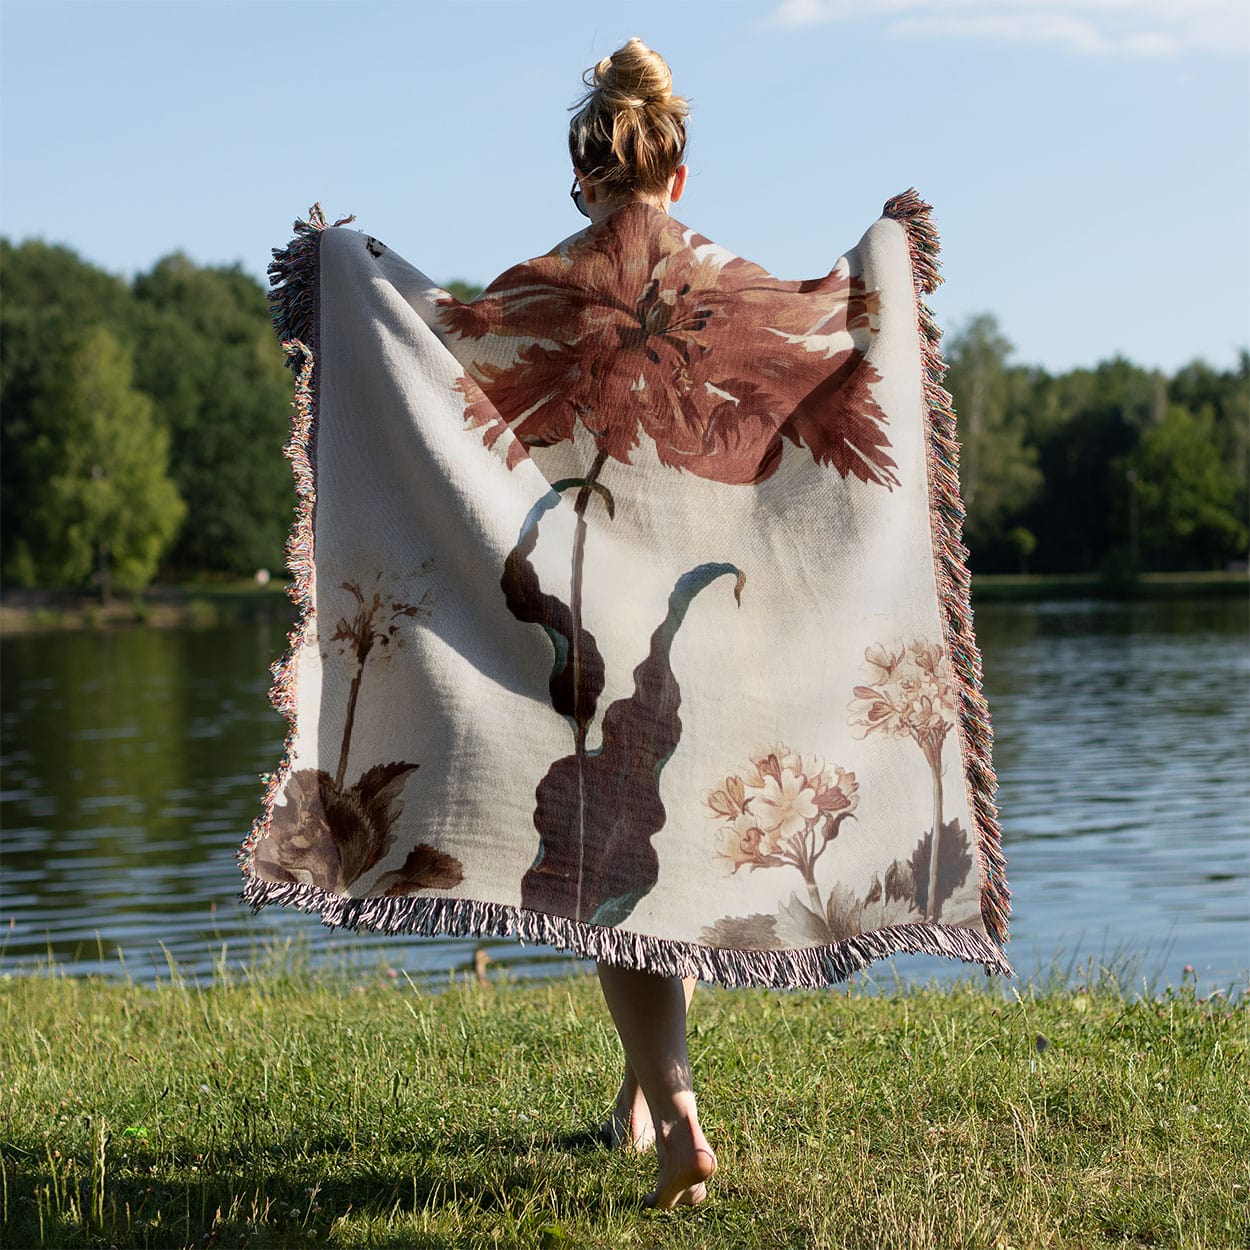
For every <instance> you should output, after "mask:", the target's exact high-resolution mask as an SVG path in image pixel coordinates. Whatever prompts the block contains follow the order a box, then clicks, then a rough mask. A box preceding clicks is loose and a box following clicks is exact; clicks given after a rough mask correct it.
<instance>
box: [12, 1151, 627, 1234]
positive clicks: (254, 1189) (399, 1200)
mask: <svg viewBox="0 0 1250 1250" xmlns="http://www.w3.org/2000/svg"><path fill="white" fill-rule="evenodd" d="M397 1136H398V1135H397ZM298 1151H299V1153H300V1154H301V1155H303V1156H305V1158H303V1159H300V1160H298V1161H296V1160H292V1159H291V1155H292V1153H293V1152H292V1147H291V1146H290V1145H289V1144H278V1143H272V1144H266V1145H259V1144H258V1145H257V1146H256V1147H253V1148H251V1149H241V1150H230V1149H227V1150H224V1151H215V1152H213V1153H212V1154H211V1155H209V1156H207V1157H206V1158H205V1159H204V1160H203V1162H202V1163H201V1164H198V1165H196V1166H197V1167H198V1168H199V1169H200V1170H198V1171H196V1172H195V1173H194V1174H193V1175H191V1176H188V1175H187V1167H188V1165H185V1164H181V1163H171V1161H170V1160H169V1158H168V1157H167V1156H166V1157H160V1156H156V1155H146V1154H145V1155H140V1156H138V1157H137V1158H135V1160H134V1161H133V1162H132V1163H129V1164H127V1165H125V1166H119V1165H117V1164H113V1165H112V1166H111V1167H110V1169H109V1171H108V1174H107V1176H106V1177H104V1178H103V1183H101V1178H100V1177H99V1175H97V1176H95V1177H93V1176H92V1175H91V1174H90V1173H89V1172H87V1171H86V1169H81V1168H80V1169H78V1174H77V1175H75V1174H74V1173H75V1169H73V1168H72V1167H67V1168H62V1167H61V1165H60V1164H59V1163H57V1162H56V1161H55V1160H47V1159H44V1160H39V1159H35V1158H33V1157H32V1156H31V1155H29V1154H27V1153H26V1152H20V1151H14V1150H12V1149H10V1148H4V1147H0V1160H3V1164H4V1171H5V1174H6V1178H7V1183H8V1195H7V1196H8V1215H9V1219H8V1220H7V1221H6V1228H5V1237H4V1244H6V1245H13V1246H19V1245H20V1246H28V1245H29V1246H49V1247H57V1246H81V1245H87V1244H100V1243H101V1242H102V1241H103V1242H104V1243H106V1244H109V1245H115V1246H118V1247H124V1246H142V1245H154V1244H160V1245H170V1246H173V1245H185V1246H191V1245H195V1246H202V1247H213V1246H216V1247H223V1248H224V1247H240V1248H243V1247H271V1246H288V1245H292V1246H293V1245H307V1244H308V1243H309V1241H314V1242H318V1243H319V1242H324V1241H326V1240H327V1239H329V1238H330V1236H331V1234H332V1232H333V1230H334V1226H335V1225H336V1223H338V1222H339V1221H341V1220H350V1221H352V1222H358V1223H362V1224H365V1225H370V1226H371V1227H369V1231H368V1244H369V1245H371V1246H451V1245H460V1244H463V1242H462V1241H461V1240H459V1239H457V1238H455V1237H453V1238H448V1237H446V1236H444V1235H442V1234H434V1233H430V1234H424V1233H420V1232H418V1231H417V1230H416V1229H414V1227H413V1224H414V1223H419V1222H420V1219H421V1217H422V1216H423V1215H425V1216H428V1217H430V1218H431V1219H432V1220H434V1219H438V1218H439V1217H441V1216H445V1215H446V1214H447V1213H448V1212H449V1211H454V1212H455V1213H456V1215H457V1217H458V1219H462V1220H473V1219H474V1217H475V1216H481V1215H485V1216H487V1217H490V1216H492V1215H494V1216H496V1217H502V1219H501V1220H500V1223H501V1224H502V1225H504V1226H505V1227H506V1226H509V1225H511V1226H514V1227H515V1228H516V1230H517V1233H518V1234H519V1233H520V1232H521V1230H522V1229H524V1228H529V1229H530V1231H531V1232H533V1233H534V1234H537V1233H538V1231H539V1225H540V1224H541V1220H542V1219H543V1218H549V1217H550V1216H551V1215H552V1214H553V1213H552V1212H550V1211H546V1212H544V1211H542V1210H540V1209H538V1208H536V1206H535V1202H534V1197H535V1194H537V1193H542V1192H544V1191H548V1190H550V1188H551V1187H552V1185H553V1182H554V1181H556V1180H558V1179H562V1180H564V1181H567V1182H570V1184H569V1189H570V1190H571V1189H572V1188H574V1186H575V1188H576V1204H577V1208H578V1210H579V1211H580V1213H581V1214H582V1216H583V1217H584V1218H587V1219H590V1220H591V1221H597V1220H602V1219H604V1218H607V1217H608V1216H609V1215H612V1214H616V1215H618V1216H619V1214H620V1213H621V1212H622V1210H626V1209H628V1208H630V1207H631V1206H633V1205H638V1206H639V1207H640V1206H641V1201H640V1196H641V1189H639V1190H638V1197H637V1198H636V1199H635V1198H633V1196H632V1191H631V1197H630V1198H626V1197H625V1195H623V1194H617V1193H614V1192H611V1191H610V1189H608V1188H606V1187H605V1185H604V1169H603V1168H598V1167H597V1168H594V1169H587V1168H585V1167H584V1162H585V1160H584V1159H577V1158H575V1157H574V1156H578V1155H585V1154H587V1153H597V1154H601V1155H604V1156H611V1155H612V1153H613V1152H610V1151H609V1150H608V1149H607V1147H605V1146H604V1145H603V1143H602V1142H601V1141H600V1140H599V1139H598V1137H597V1134H595V1133H593V1132H591V1131H585V1132H572V1131H570V1132H561V1133H555V1134H546V1135H543V1134H533V1135H522V1134H512V1133H508V1132H497V1131H490V1130H461V1131H457V1130H452V1131H447V1132H441V1131H440V1133H439V1134H438V1135H437V1137H436V1138H433V1137H428V1136H426V1137H423V1138H421V1139H418V1140H416V1141H413V1140H409V1141H407V1142H404V1141H401V1140H390V1141H386V1142H382V1143H377V1144H374V1143H370V1144H368V1145H364V1146H361V1147H358V1148H356V1149H354V1150H353V1149H352V1147H351V1144H350V1143H348V1142H346V1141H344V1140H343V1139H342V1138H337V1137H336V1138H329V1137H323V1138H319V1139H317V1138H314V1139H304V1140H301V1141H300V1143H299V1146H298ZM308 1156H311V1158H308ZM605 1161H606V1160H605ZM587 1182H589V1183H587ZM479 1225H480V1221H479ZM154 1238H156V1240H153V1239H154ZM504 1244H508V1243H507V1242H505V1243H504ZM535 1244H537V1242H535Z"/></svg>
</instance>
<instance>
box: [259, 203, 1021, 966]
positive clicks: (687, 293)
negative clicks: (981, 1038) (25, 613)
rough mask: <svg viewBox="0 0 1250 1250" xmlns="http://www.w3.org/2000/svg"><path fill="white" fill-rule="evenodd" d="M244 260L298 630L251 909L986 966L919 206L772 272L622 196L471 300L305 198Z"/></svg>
mask: <svg viewBox="0 0 1250 1250" xmlns="http://www.w3.org/2000/svg"><path fill="white" fill-rule="evenodd" d="M347 220H351V219H347ZM344 224H345V222H336V223H335V225H336V226H338V227H342V226H343V225H344ZM274 256H275V260H274V263H273V265H272V266H271V276H272V278H273V282H274V293H273V296H272V303H273V308H274V313H275V323H276V325H277V328H278V332H279V334H280V336H281V338H282V339H283V341H284V345H285V347H286V350H287V352H288V354H289V356H290V358H291V362H292V364H293V366H294V367H295V368H296V370H297V386H296V402H295V419H294V429H293V435H292V439H291V442H290V445H289V447H288V454H289V456H290V457H291V459H292V461H293V463H294V468H295V477H296V485H297V491H298V497H299V507H298V510H297V520H296V524H295V527H294V531H293V533H292V536H291V541H290V544H289V550H288V556H289V563H290V567H291V570H292V574H293V579H294V580H293V594H294V596H295V598H296V601H297V603H298V605H299V608H300V615H299V621H298V623H297V625H296V627H295V630H294V632H293V634H292V637H291V647H290V651H289V653H288V655H287V656H286V658H285V659H284V660H283V661H281V662H280V664H279V665H277V666H275V683H274V692H273V696H274V701H275V703H276V705H277V706H278V708H279V709H280V710H282V711H283V712H284V713H285V714H286V715H287V716H288V717H289V718H290V731H289V735H288V739H287V746H286V754H285V758H284V759H283V760H282V762H281V764H280V766H279V767H278V769H277V770H276V772H274V773H273V774H272V775H271V776H270V777H269V779H268V786H267V791H266V794H265V798H264V802H263V808H262V811H261V814H260V816H259V818H258V819H257V821H256V823H255V825H254V827H253V829H252V831H251V834H250V836H249V837H248V839H247V841H246V843H245V844H244V848H243V851H242V853H241V863H242V867H243V870H244V874H245V885H244V898H245V899H246V900H247V901H248V902H250V903H251V904H252V905H253V906H254V907H260V906H263V905H265V904H268V903H285V904H293V905H295V906H297V907H301V908H304V909H308V910H312V911H316V912H318V913H320V915H321V918H322V919H323V920H324V922H325V923H327V924H329V925H345V926H349V927H356V926H366V927H369V928H373V929H378V930H383V931H387V932H411V933H423V934H439V933H450V934H480V935H513V936H516V937H519V938H521V939H523V940H529V941H536V942H541V943H545V944H549V945H554V946H556V947H558V948H560V949H562V950H567V951H572V952H575V953H577V954H580V955H584V956H588V957H593V958H595V959H604V960H607V961H610V962H614V963H617V964H621V965H624V966H629V967H636V968H643V969H647V970H650V971H653V972H657V973H663V974H666V975H673V974H682V975H693V976H698V977H701V978H703V979H705V980H715V981H720V982H722V983H724V984H728V985H741V984H768V985H777V986H793V985H806V986H812V985H822V984H827V983H830V982H833V981H836V980H839V979H841V978H844V977H846V976H847V975H849V974H850V973H851V972H853V971H854V970H855V969H857V968H860V967H863V966H864V965H865V964H866V963H868V962H869V961H870V960H873V959H876V958H879V957H881V956H884V955H889V954H891V953H894V952H915V951H921V952H929V953H932V954H935V955H943V956H950V957H955V958H959V959H963V960H968V961H975V962H979V963H982V964H984V966H985V969H986V971H987V972H990V971H995V972H1000V973H1004V974H1006V975H1010V974H1011V968H1010V965H1009V964H1008V962H1007V960H1006V959H1005V958H1004V956H1003V954H1002V951H1001V946H1002V944H1003V942H1004V941H1005V940H1006V921H1007V912H1008V897H1009V896H1008V892H1007V888H1006V882H1005V880H1004V875H1003V860H1002V857H1001V854H1000V849H999V831H998V824H997V817H996V811H995V806H994V801H993V791H994V775H993V771H992V767H991V760H990V746H991V740H990V725H989V719H988V716H987V713H986V708H985V703H984V701H983V698H982V696H981V692H980V661H979V657H978V652H977V649H976V645H975V642H974V639H973V632H972V620H971V613H970V609H969V599H968V575H967V570H966V565H965V556H966V552H965V550H964V549H963V548H962V546H961V545H960V537H959V535H960V525H961V521H962V516H963V511H962V506H961V503H960V499H959V491H958V478H957V448H956V443H955V429H954V414H953V412H952V409H951V405H950V397H949V396H948V395H947V394H946V392H945V391H943V390H942V389H941V386H940V384H939V383H940V378H941V375H942V365H941V360H940V357H939V354H938V330H937V328H936V326H935V325H934V323H933V321H932V318H931V316H930V315H929V312H928V310H927V308H926V307H925V305H924V304H923V302H922V301H921V296H922V295H923V294H925V293H927V292H928V291H930V290H931V289H932V288H933V286H934V285H935V284H936V282H937V281H938V278H937V236H936V233H935V232H934V229H933V227H932V224H931V222H930V220H929V206H928V205H926V204H924V203H922V202H921V201H920V200H919V199H918V198H917V196H916V195H915V193H914V192H907V193H906V194H904V195H902V196H899V197H897V198H896V199H894V200H892V201H891V202H890V203H889V204H887V205H886V207H885V211H884V215H883V216H882V218H881V219H880V220H879V221H877V222H876V223H875V224H874V225H873V226H872V227H871V228H870V229H869V230H868V232H867V234H865V235H864V237H863V239H862V240H861V241H860V243H859V244H858V246H856V247H855V248H854V249H852V250H851V251H849V252H847V254H846V255H845V256H843V257H842V258H841V259H840V260H838V261H837V263H836V264H835V265H834V266H833V268H832V269H831V270H830V271H829V273H828V274H827V275H826V276H824V277H822V278H818V279H815V280H812V281H803V282H795V281H781V280H779V279H776V278H774V277H772V276H771V275H769V274H768V273H766V272H765V271H764V270H763V269H761V268H760V267H758V266H757V265H754V264H752V263H750V262H749V261H746V260H743V259H741V258H740V257H737V256H735V255H733V254H732V253H730V252H728V251H726V250H725V249H723V248H721V247H718V246H717V245H716V244H714V243H712V242H710V241H709V240H708V239H705V238H703V237H702V236H700V235H698V234H696V233H694V232H693V231H692V230H690V229H688V228H687V227H686V226H684V225H682V224H681V223H680V222H678V221H676V220H674V219H672V218H671V217H669V216H668V215H667V214H666V213H664V212H663V211H661V210H660V209H657V208H655V207H652V206H650V205H647V204H643V203H631V204H628V205H626V206H625V207H622V208H620V209H618V210H617V211H616V212H614V213H613V214H612V215H611V216H609V217H608V218H607V219H606V220H604V221H602V222H600V223H598V224H596V225H591V226H589V227H588V228H587V229H585V230H583V231H581V232H580V233H579V234H576V235H574V236H572V237H571V238H569V239H567V240H565V241H564V242H563V243H561V244H559V245H558V246H556V247H555V248H554V249H553V250H552V251H550V252H549V253H547V254H546V255H544V256H541V257H538V258H537V259H535V260H531V261H528V262H526V263H524V264H521V265H517V266H516V267H514V268H512V269H510V270H508V271H507V272H506V273H504V274H503V275H502V276H501V277H499V278H498V279H496V280H495V281H494V282H492V283H491V284H490V286H488V287H487V288H486V289H485V290H484V291H483V292H482V293H481V294H480V295H479V296H478V297H477V298H476V299H474V300H473V301H472V302H470V303H461V302H458V301H457V300H455V299H453V298H452V297H451V296H450V295H448V294H447V293H446V292H445V291H443V290H441V289H439V288H438V287H437V286H436V285H435V284H434V283H433V282H431V281H430V279H428V278H427V277H425V275H424V274H422V273H421V272H420V271H419V270H417V269H415V268H413V267H412V266H411V265H409V264H408V263H407V262H406V261H404V260H403V259H402V258H401V257H400V256H398V255H397V254H396V253H395V252H393V251H392V250H391V249H390V248H388V247H386V246H385V245H384V244H382V243H380V242H379V241H378V240H376V239H374V238H371V237H369V236H368V235H365V234H361V233H357V232H356V231H354V230H348V229H343V228H327V222H326V220H325V218H324V217H323V216H322V215H321V212H320V209H319V208H315V209H314V210H313V211H312V213H311V214H310V220H308V221H302V222H297V223H296V235H295V238H294V240H293V242H292V243H291V244H290V245H289V246H288V247H286V248H285V249H282V250H281V251H275V253H274Z"/></svg>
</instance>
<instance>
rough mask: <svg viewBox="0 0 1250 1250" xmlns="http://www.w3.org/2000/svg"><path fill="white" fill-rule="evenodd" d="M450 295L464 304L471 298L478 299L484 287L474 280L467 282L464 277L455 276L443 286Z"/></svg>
mask: <svg viewBox="0 0 1250 1250" xmlns="http://www.w3.org/2000/svg"><path fill="white" fill-rule="evenodd" d="M443 289H444V290H445V291H446V292H447V294H448V295H452V296H454V297H455V298H456V299H458V300H459V301H460V302H461V303H462V304H467V303H468V302H469V301H470V300H474V299H477V297H478V296H479V295H481V293H482V288H481V287H480V286H477V285H475V284H474V283H472V282H466V281H465V280H464V279H463V278H453V279H452V280H451V281H450V282H449V283H447V285H446V286H445V287H444V288H443Z"/></svg>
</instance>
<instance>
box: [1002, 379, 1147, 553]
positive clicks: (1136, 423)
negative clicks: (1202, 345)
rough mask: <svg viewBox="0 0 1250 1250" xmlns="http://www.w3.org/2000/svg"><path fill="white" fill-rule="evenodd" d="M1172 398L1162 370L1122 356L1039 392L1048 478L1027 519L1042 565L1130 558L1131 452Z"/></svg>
mask: <svg viewBox="0 0 1250 1250" xmlns="http://www.w3.org/2000/svg"><path fill="white" fill-rule="evenodd" d="M1165 400H1166V392H1165V381H1164V379H1163V377H1162V375H1160V374H1158V373H1153V372H1151V371H1150V370H1147V369H1142V368H1140V367H1139V366H1137V365H1134V364H1132V363H1130V362H1129V361H1127V360H1123V359H1119V358H1117V359H1115V360H1110V361H1104V362H1103V363H1102V364H1100V365H1098V366H1097V368H1095V369H1092V370H1091V369H1075V370H1073V371H1072V372H1070V373H1066V374H1063V375H1061V376H1060V377H1057V378H1054V379H1052V380H1050V381H1049V382H1048V383H1046V384H1045V385H1044V386H1043V387H1042V388H1041V390H1040V391H1039V393H1038V394H1037V395H1036V396H1035V397H1034V399H1033V401H1032V403H1031V405H1030V415H1029V419H1028V422H1027V424H1028V427H1029V430H1030V438H1031V439H1032V440H1033V441H1035V443H1036V445H1037V447H1038V462H1039V466H1040V468H1041V471H1042V477H1043V480H1044V482H1045V485H1044V488H1043V489H1042V491H1041V493H1040V494H1039V495H1038V497H1037V498H1036V500H1035V501H1034V503H1033V504H1032V506H1031V507H1030V508H1029V509H1027V511H1026V512H1025V514H1024V515H1023V516H1022V517H1021V518H1020V523H1021V524H1022V525H1024V526H1026V527H1027V528H1028V529H1030V530H1032V531H1033V533H1034V534H1035V535H1036V536H1037V553H1036V558H1035V560H1034V561H1033V567H1034V569H1035V570H1036V571H1039V572H1096V571H1098V570H1100V569H1104V568H1107V567H1108V566H1109V565H1110V564H1111V563H1113V562H1115V563H1117V564H1118V565H1121V566H1122V565H1123V564H1125V563H1126V562H1128V561H1129V556H1128V552H1129V550H1130V548H1131V535H1130V529H1131V517H1130V505H1131V494H1130V484H1129V481H1128V479H1127V477H1126V471H1127V467H1128V456H1129V455H1130V453H1131V452H1132V451H1133V449H1134V448H1135V447H1136V446H1137V444H1138V442H1139V441H1140V439H1141V437H1142V433H1143V431H1144V430H1145V429H1146V428H1148V427H1149V426H1150V424H1151V423H1152V422H1154V421H1157V420H1159V419H1160V418H1161V417H1162V413H1163V409H1164V406H1165Z"/></svg>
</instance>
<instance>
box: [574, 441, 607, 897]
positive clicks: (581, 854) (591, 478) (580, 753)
mask: <svg viewBox="0 0 1250 1250" xmlns="http://www.w3.org/2000/svg"><path fill="white" fill-rule="evenodd" d="M607 458H608V453H607V452H606V451H600V452H599V454H598V455H596V456H595V460H594V463H593V464H592V465H591V466H590V472H589V473H588V474H587V475H586V481H585V484H584V485H583V486H582V488H581V490H579V491H578V492H577V503H576V504H575V505H574V509H573V510H574V512H575V513H576V515H577V529H576V530H575V531H574V534H573V585H572V593H571V596H570V603H569V609H570V611H571V612H572V615H573V629H572V644H573V645H572V665H573V723H574V725H576V727H577V728H576V731H575V736H574V751H575V752H576V755H577V774H578V805H577V808H578V815H577V912H576V914H577V915H578V916H580V915H581V914H582V877H583V875H584V868H585V860H586V730H587V726H586V724H585V723H584V721H583V718H582V714H581V697H582V656H581V645H580V644H581V633H582V576H583V572H584V569H585V561H586V509H587V507H588V506H589V505H590V496H591V494H592V493H593V492H594V489H595V484H596V483H597V482H598V480H599V474H600V472H601V471H602V470H603V465H604V462H605V461H606V460H607Z"/></svg>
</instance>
